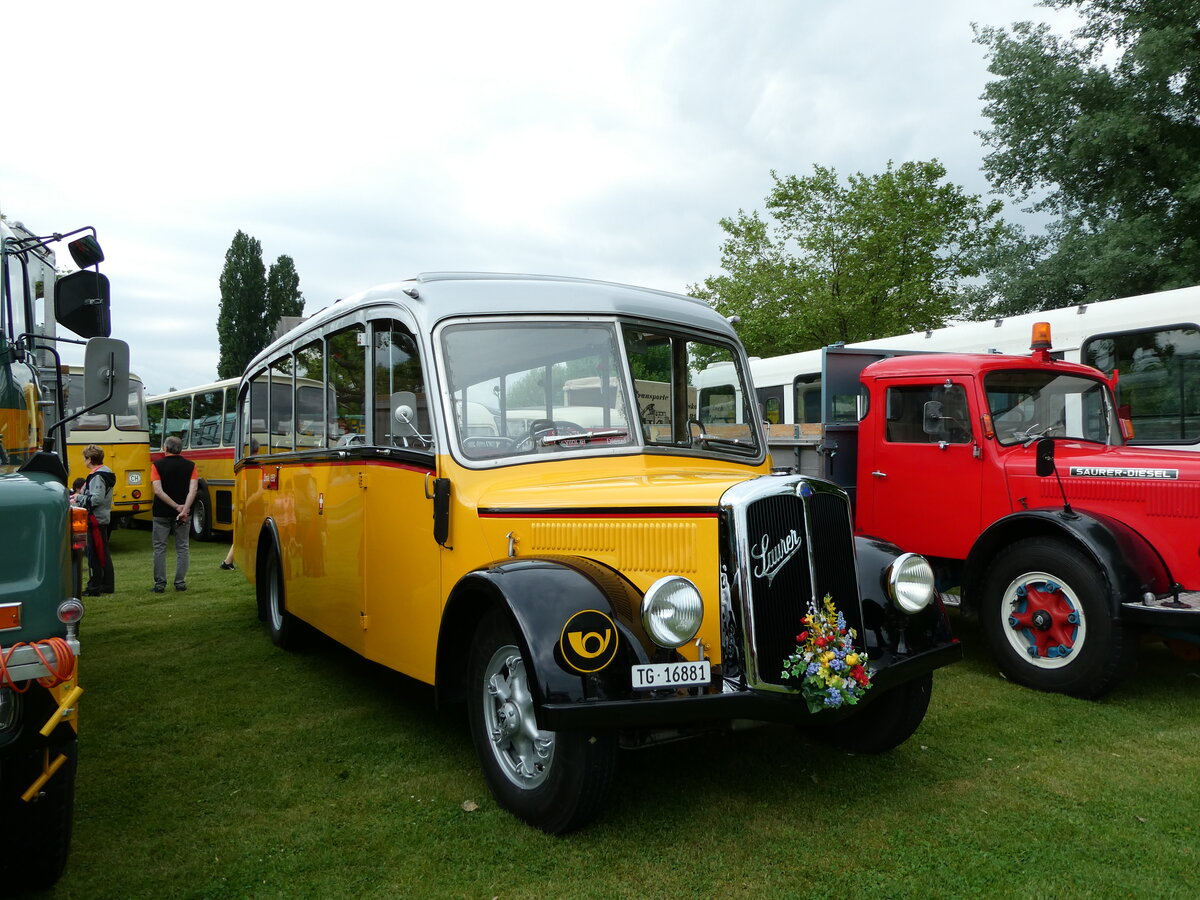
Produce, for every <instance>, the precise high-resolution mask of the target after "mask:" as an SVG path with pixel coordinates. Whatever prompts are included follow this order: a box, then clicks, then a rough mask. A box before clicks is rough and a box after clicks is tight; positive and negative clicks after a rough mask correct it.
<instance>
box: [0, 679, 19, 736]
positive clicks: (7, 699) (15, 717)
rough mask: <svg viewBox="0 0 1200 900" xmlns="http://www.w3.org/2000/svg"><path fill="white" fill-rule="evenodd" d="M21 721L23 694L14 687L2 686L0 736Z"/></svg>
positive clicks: (0, 695)
mask: <svg viewBox="0 0 1200 900" xmlns="http://www.w3.org/2000/svg"><path fill="white" fill-rule="evenodd" d="M20 722H21V695H20V694H18V693H17V692H16V691H14V690H13V689H12V688H6V687H0V737H3V736H4V735H5V734H6V733H7V732H9V731H11V730H12V729H14V728H16V727H17V725H18V724H20Z"/></svg>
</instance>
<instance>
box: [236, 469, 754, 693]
mask: <svg viewBox="0 0 1200 900" xmlns="http://www.w3.org/2000/svg"><path fill="white" fill-rule="evenodd" d="M435 466H436V469H435V468H433V467H431V468H423V467H420V466H417V465H412V464H409V463H401V462H399V461H386V460H379V459H378V458H377V457H374V458H372V459H370V460H358V459H339V460H328V461H314V460H311V459H310V460H305V461H304V462H297V463H292V464H289V463H288V462H287V461H286V460H279V461H278V462H277V463H276V462H272V461H270V460H268V459H263V460H260V464H259V465H247V466H243V467H242V468H241V469H240V471H239V473H238V489H237V490H238V493H237V497H238V502H237V503H236V505H235V508H236V509H237V522H236V525H235V529H234V533H235V540H236V541H237V549H236V555H237V558H238V562H239V565H241V566H242V568H243V569H244V570H245V571H246V572H248V573H250V574H251V575H253V573H254V571H255V569H254V565H255V562H256V553H257V548H258V542H259V536H260V534H261V532H262V529H263V525H264V523H265V522H266V521H267V520H271V521H272V522H273V523H274V526H275V529H276V530H277V533H278V536H279V543H280V554H281V557H282V569H283V579H284V587H285V596H286V598H287V606H288V610H289V611H290V612H292V613H293V614H295V615H297V616H298V617H300V618H301V619H303V620H305V621H307V622H309V623H310V624H312V625H314V626H316V627H317V628H318V629H320V630H321V631H323V632H325V633H326V634H328V635H330V636H331V637H333V638H334V639H335V640H337V641H339V642H340V643H342V644H345V645H346V646H348V647H350V648H352V649H354V650H355V651H357V652H359V653H361V654H362V655H364V656H366V657H367V658H369V659H373V660H376V661H378V662H380V663H382V664H384V665H386V666H388V667H390V668H393V669H396V670H397V671H400V672H404V673H405V674H408V675H410V676H412V677H414V678H417V679H420V680H422V681H425V682H428V683H433V681H434V675H435V663H436V652H437V643H438V632H439V629H440V627H441V620H442V610H443V609H444V607H445V605H446V600H447V598H448V597H449V595H450V592H451V591H452V590H453V588H454V586H455V585H456V584H457V583H458V582H459V580H460V579H461V578H463V576H465V575H467V574H469V573H470V572H472V571H475V570H477V569H479V568H481V567H483V566H486V565H488V564H489V563H493V562H497V561H502V560H505V559H507V558H509V557H510V548H511V555H512V556H513V557H515V558H518V559H519V558H522V557H544V556H555V557H562V556H574V557H583V558H587V559H589V560H594V561H596V562H598V563H601V564H603V565H605V566H608V567H610V568H611V569H613V570H614V571H616V572H618V573H620V574H621V575H623V576H624V577H625V578H626V579H628V580H629V581H630V582H631V583H632V584H633V585H634V586H636V587H637V588H638V590H640V591H642V592H644V591H645V590H646V589H647V588H649V587H650V585H652V584H653V583H654V582H655V581H657V580H658V579H660V578H662V577H664V576H667V575H683V576H684V577H686V578H688V579H690V580H691V581H692V582H694V583H695V584H696V586H697V587H698V588H699V590H700V593H701V596H702V597H703V599H704V607H705V615H704V621H703V624H702V626H701V629H700V632H699V635H698V638H699V639H700V640H701V641H703V644H704V653H705V655H706V657H707V658H708V659H710V660H712V661H713V662H714V663H719V662H720V653H721V641H720V616H719V605H718V604H719V596H720V573H719V568H718V567H719V562H718V561H719V547H718V518H717V511H716V510H717V505H718V503H719V501H720V498H721V495H722V494H723V493H724V491H725V490H726V489H728V488H729V487H730V486H731V485H733V484H736V483H739V482H742V481H745V480H746V479H747V478H748V477H753V476H755V475H758V474H766V472H767V471H768V465H767V464H766V463H764V464H763V465H761V466H759V467H757V468H748V467H747V466H746V465H745V464H743V463H722V462H720V461H714V460H712V459H706V460H699V459H690V458H687V457H677V456H666V455H663V456H651V455H639V456H600V457H597V456H592V457H588V458H586V459H583V458H575V459H571V458H566V459H561V460H557V459H554V458H553V457H547V456H542V457H540V458H539V459H538V460H537V461H536V462H533V463H529V464H524V465H510V466H502V467H497V468H489V469H478V470H472V469H466V468H463V467H462V466H460V465H458V464H457V463H456V462H455V461H454V460H453V459H452V458H451V457H449V456H439V457H437V459H436V462H435ZM439 476H440V477H442V478H447V479H449V481H450V484H451V509H450V529H449V537H448V539H447V540H446V543H445V546H439V545H438V544H437V543H436V542H435V541H434V538H433V501H432V499H431V497H432V494H433V489H432V482H433V480H434V478H435V477H439ZM464 650H465V648H464ZM679 652H680V653H681V654H682V655H683V656H684V657H686V658H689V659H695V658H697V657H698V655H699V652H700V651H699V648H697V647H696V646H695V643H694V642H693V643H692V644H689V645H685V646H684V647H682V648H680V651H679Z"/></svg>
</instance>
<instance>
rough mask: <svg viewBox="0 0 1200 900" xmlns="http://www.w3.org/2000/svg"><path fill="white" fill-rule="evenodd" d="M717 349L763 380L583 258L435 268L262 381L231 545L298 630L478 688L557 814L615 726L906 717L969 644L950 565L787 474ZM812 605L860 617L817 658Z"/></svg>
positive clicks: (882, 723)
mask: <svg viewBox="0 0 1200 900" xmlns="http://www.w3.org/2000/svg"><path fill="white" fill-rule="evenodd" d="M701 359H703V360H718V361H725V362H728V363H729V365H730V369H731V372H732V377H733V378H734V379H735V380H736V381H737V383H738V390H737V396H740V397H743V398H749V397H753V396H754V394H753V390H752V389H751V388H750V387H749V385H748V382H747V380H746V372H747V369H748V366H747V361H746V357H745V354H744V351H743V349H742V347H741V345H740V344H739V343H738V340H737V337H736V336H735V334H734V332H733V330H732V328H731V327H730V325H729V324H728V323H727V322H726V321H725V319H723V318H722V317H721V316H719V315H718V314H717V313H715V312H714V311H713V310H712V309H711V308H710V307H709V306H707V305H706V304H704V303H702V302H700V301H698V300H695V299H692V298H690V297H684V296H680V295H675V294H668V293H664V292H660V291H652V290H645V289H640V288H633V287H627V286H621V285H615V284H608V283H602V282H595V281H586V280H581V279H567V278H548V277H536V276H504V275H478V274H475V275H472V274H427V275H422V276H419V277H417V278H415V279H413V280H410V281H406V282H401V283H397V284H392V285H387V286H383V287H380V288H376V289H374V290H370V291H366V292H364V293H362V294H359V295H357V296H355V297H351V298H348V299H345V300H341V301H339V302H337V303H336V304H334V305H332V306H330V307H328V308H327V309H325V310H323V311H322V312H319V313H317V314H316V315H314V316H312V317H311V318H309V319H308V320H306V321H305V322H304V323H302V324H301V325H300V326H298V327H297V328H296V329H294V330H292V331H291V332H289V333H288V334H286V335H284V336H282V337H281V338H279V339H278V340H277V341H275V342H274V343H273V344H272V345H271V346H270V347H268V348H267V349H266V350H264V351H263V352H262V353H261V354H260V355H259V356H258V357H256V358H255V359H254V360H253V361H252V362H251V363H250V365H249V367H248V368H247V370H246V373H245V374H244V376H243V378H242V381H241V384H240V386H239V388H238V400H237V404H238V405H237V410H238V413H237V437H236V441H237V448H236V462H235V464H234V468H235V481H236V489H235V497H234V502H233V510H234V521H235V528H234V542H235V554H236V558H237V561H238V563H239V566H240V568H241V569H242V571H243V572H244V573H245V574H246V577H247V578H248V579H250V580H251V581H252V582H253V583H254V585H255V589H256V597H257V602H258V611H259V615H260V617H261V618H262V619H263V620H264V622H265V623H266V626H267V629H268V631H269V633H270V636H271V638H272V640H273V641H274V642H275V643H276V644H277V645H279V646H281V647H283V648H293V647H296V646H298V645H301V644H302V643H303V642H304V639H305V637H306V636H307V635H309V634H310V633H311V632H312V630H313V629H315V630H317V631H320V632H323V633H324V634H326V635H328V636H330V637H332V638H334V639H335V640H337V641H339V642H341V643H342V644H344V645H346V646H347V647H350V648H352V649H353V650H354V651H356V652H357V653H360V654H362V655H363V656H365V657H366V658H368V659H371V660H374V661H376V662H378V663H381V664H382V665H385V666H388V667H389V668H392V669H395V670H397V671H399V672H403V673H405V674H407V675H410V676H412V677H413V678H416V679H419V680H420V681H423V682H427V683H429V684H431V685H433V686H434V687H435V691H436V695H437V699H438V701H439V704H445V705H453V704H455V703H456V702H459V701H462V702H464V705H465V708H466V713H467V716H468V721H469V723H470V730H471V735H472V740H473V741H474V744H475V748H476V753H477V756H478V758H479V762H480V766H481V768H482V770H483V773H484V776H485V778H486V780H487V782H488V785H489V787H490V789H491V791H492V794H493V796H494V797H495V798H496V800H497V802H498V803H499V804H500V805H501V806H502V807H504V808H505V809H507V810H509V811H510V812H512V813H513V814H515V815H516V816H518V817H519V818H521V819H524V820H525V821H526V822H529V823H531V824H533V825H534V826H536V827H538V828H541V829H543V830H545V831H547V832H550V833H560V832H564V831H568V830H570V829H572V828H576V827H579V826H581V825H582V824H584V823H585V822H587V821H588V820H589V819H590V818H591V817H592V816H594V815H595V814H596V813H597V812H598V810H599V808H600V806H601V804H602V802H603V800H604V797H605V794H606V792H607V789H608V787H609V785H610V783H611V779H612V775H613V769H614V765H615V759H616V755H617V751H618V748H622V747H627V748H632V747H641V746H646V745H648V744H652V743H655V742H659V741H666V740H673V739H677V738H679V737H681V736H684V735H697V736H698V735H703V734H711V733H712V732H714V731H720V730H721V729H723V728H725V727H728V726H729V725H730V723H731V722H732V721H734V720H738V721H741V720H760V721H784V722H792V723H797V724H801V725H804V726H805V727H806V728H808V729H811V730H812V731H813V732H814V733H815V734H817V735H818V736H822V737H825V738H827V739H828V740H830V741H833V742H835V743H837V744H838V745H840V746H845V747H849V748H851V749H855V750H859V751H863V752H872V751H881V750H886V749H889V748H891V747H893V746H895V745H896V744H898V743H900V742H902V741H904V740H905V739H907V738H908V737H909V735H911V734H912V733H913V731H914V730H915V729H916V728H917V727H918V725H919V724H920V722H921V720H922V718H923V717H924V714H925V710H926V708H927V706H928V702H929V693H930V688H931V683H932V672H933V670H935V669H936V668H938V667H940V666H942V665H945V664H947V663H949V662H952V661H953V660H955V659H957V658H958V657H959V656H960V650H959V647H958V644H957V643H956V642H955V641H954V640H953V639H952V637H951V636H950V633H949V629H948V626H947V623H946V618H945V613H944V610H943V609H942V606H941V603H940V599H939V598H938V597H937V595H936V592H935V591H934V589H933V583H932V575H931V572H930V569H929V566H928V563H926V562H925V561H924V560H923V559H922V558H921V557H919V556H915V555H914V554H910V553H903V552H902V551H901V549H900V548H898V547H894V546H892V545H889V544H885V543H883V542H880V541H872V540H869V539H856V538H855V537H854V536H853V531H852V527H851V518H850V505H849V501H848V499H847V497H846V495H845V494H844V493H843V492H842V491H841V490H840V489H838V488H837V487H836V486H834V485H832V484H829V483H827V482H823V481H820V480H818V479H815V478H809V477H804V476H800V475H794V474H789V473H784V472H772V471H771V469H770V465H769V463H768V459H767V450H766V441H765V436H764V432H763V429H762V425H761V423H760V422H759V420H758V417H757V416H754V415H750V414H749V412H750V411H749V410H746V411H745V412H744V414H743V415H741V416H738V417H736V419H737V420H740V421H735V417H733V416H730V415H728V412H727V411H725V412H722V413H721V414H720V415H719V416H714V414H713V413H712V410H713V409H715V408H716V406H714V405H713V404H711V403H706V402H699V403H698V402H697V398H698V396H699V395H698V392H697V390H696V383H695V377H696V374H697V372H696V369H697V368H698V365H699V364H698V360H701ZM579 379H594V381H587V382H582V381H580V380H579ZM315 384H320V385H323V386H324V390H318V391H311V390H309V389H310V388H311V387H312V386H314V385H315ZM648 385H652V386H653V389H650V388H649V387H647V386H648ZM639 386H641V387H640V388H639ZM730 396H733V394H732V393H731V394H730ZM827 596H828V597H830V598H831V603H833V604H835V605H836V606H835V608H836V617H835V616H833V615H832V614H830V615H829V616H826V612H827V611H828V609H827V607H825V606H824V603H823V601H824V598H825V597H827ZM806 616H808V617H809V621H811V622H817V621H818V620H819V621H826V620H828V622H827V624H828V625H829V627H830V629H831V634H833V633H835V632H836V635H837V638H836V639H837V641H838V642H839V643H838V644H837V648H836V649H837V653H834V652H833V649H835V648H833V647H832V645H831V651H830V652H831V656H830V660H831V661H830V662H829V663H828V664H826V663H822V666H824V667H825V668H821V671H820V672H817V673H816V674H813V675H811V676H809V675H806V674H805V672H804V671H803V667H801V668H800V669H797V666H799V665H800V664H799V662H798V660H799V659H800V658H801V657H802V656H803V654H804V652H806V651H805V647H806V646H808V645H807V644H806V643H805V642H808V641H809V640H810V638H809V637H807V636H806V637H804V638H803V639H802V640H801V641H799V642H798V640H797V636H798V635H799V634H801V633H805V634H806V635H807V632H806V627H810V628H811V629H812V630H813V631H815V630H816V626H815V625H813V626H806V625H805V617H806ZM814 617H815V618H814ZM830 640H833V638H830ZM838 654H840V655H838ZM835 659H836V660H837V664H838V665H840V666H841V670H840V671H842V673H843V674H841V675H839V674H836V673H835V672H834V671H833V669H831V668H829V666H831V665H833V664H834V663H833V662H832V660H835ZM818 668H820V667H818ZM797 671H799V672H800V674H799V675H797V674H796V672H797ZM851 674H853V678H851ZM809 682H813V683H811V684H810V683H809ZM868 688H869V689H868Z"/></svg>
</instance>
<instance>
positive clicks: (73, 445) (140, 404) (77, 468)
mask: <svg viewBox="0 0 1200 900" xmlns="http://www.w3.org/2000/svg"><path fill="white" fill-rule="evenodd" d="M62 371H63V381H64V384H63V388H64V391H65V392H66V400H65V403H64V406H65V409H66V415H68V416H70V415H72V414H73V413H75V412H78V411H79V410H81V409H83V406H84V403H83V366H63V370H62ZM89 444H95V445H96V446H98V447H100V448H102V449H103V450H104V464H105V465H106V466H108V467H109V468H110V469H112V470H113V473H114V474H115V475H116V476H117V482H116V484H115V485H114V487H113V505H112V514H113V516H114V517H128V516H131V515H133V514H134V513H137V512H144V511H147V510H149V509H150V502H151V500H153V494H152V493H151V490H150V447H149V444H148V443H147V430H146V395H145V390H144V388H143V387H142V379H140V378H138V376H137V375H134V374H133V373H132V372H130V373H129V412H128V413H126V414H125V415H109V414H108V413H98V412H90V413H85V414H84V415H82V416H80V417H79V418H77V419H75V420H74V421H73V422H71V423H70V428H69V431H68V432H67V460H68V465H69V469H70V472H71V476H72V478H74V477H76V476H80V475H82V476H86V475H87V466H85V465H84V463H83V448H84V447H86V446H88V445H89ZM114 524H116V522H115V521H114Z"/></svg>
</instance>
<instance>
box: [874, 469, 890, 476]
mask: <svg viewBox="0 0 1200 900" xmlns="http://www.w3.org/2000/svg"><path fill="white" fill-rule="evenodd" d="M871 477H872V478H887V472H880V471H879V470H878V469H876V470H875V471H874V472H872V473H871Z"/></svg>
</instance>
